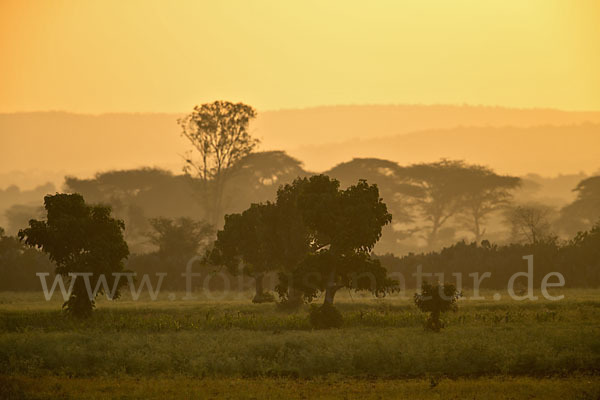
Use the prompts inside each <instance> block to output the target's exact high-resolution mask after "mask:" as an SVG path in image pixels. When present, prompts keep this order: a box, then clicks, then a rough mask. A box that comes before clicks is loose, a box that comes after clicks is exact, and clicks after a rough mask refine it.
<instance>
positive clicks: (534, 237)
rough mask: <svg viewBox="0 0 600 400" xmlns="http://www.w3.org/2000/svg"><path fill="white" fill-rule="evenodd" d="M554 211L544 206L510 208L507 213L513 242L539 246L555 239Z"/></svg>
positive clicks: (529, 205) (506, 216)
mask: <svg viewBox="0 0 600 400" xmlns="http://www.w3.org/2000/svg"><path fill="white" fill-rule="evenodd" d="M552 213H553V209H552V208H551V207H549V206H546V205H544V204H526V205H518V206H515V207H512V208H509V209H508V210H507V211H506V212H505V218H506V222H507V223H508V224H509V225H510V228H511V236H512V240H514V241H516V242H518V243H529V244H537V243H539V242H544V241H548V240H552V239H553V235H552V224H551V222H550V217H551V215H552Z"/></svg>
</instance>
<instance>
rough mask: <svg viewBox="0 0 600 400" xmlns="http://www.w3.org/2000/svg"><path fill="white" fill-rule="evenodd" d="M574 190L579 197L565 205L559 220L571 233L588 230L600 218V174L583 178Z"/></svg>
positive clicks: (562, 226)
mask: <svg viewBox="0 0 600 400" xmlns="http://www.w3.org/2000/svg"><path fill="white" fill-rule="evenodd" d="M573 191H574V192H576V193H577V198H576V199H575V201H573V202H572V203H571V204H569V205H567V206H565V207H563V209H562V210H561V217H560V220H559V225H560V227H561V228H562V229H563V230H564V231H566V232H567V233H569V234H574V233H576V232H578V231H584V230H587V229H589V228H590V227H591V226H592V225H593V224H595V223H596V222H598V220H600V176H593V177H591V178H587V179H584V180H582V181H581V182H579V184H577V186H576V187H575V189H573Z"/></svg>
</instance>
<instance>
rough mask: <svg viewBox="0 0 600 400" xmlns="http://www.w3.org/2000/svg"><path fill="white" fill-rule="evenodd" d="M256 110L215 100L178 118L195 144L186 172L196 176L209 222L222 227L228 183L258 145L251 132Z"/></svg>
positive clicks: (186, 161) (189, 153) (189, 154)
mask: <svg viewBox="0 0 600 400" xmlns="http://www.w3.org/2000/svg"><path fill="white" fill-rule="evenodd" d="M254 117H256V111H255V110H254V109H253V108H252V107H250V106H249V105H246V104H243V103H230V102H228V101H215V102H213V103H207V104H202V105H200V106H196V107H194V111H193V112H192V113H190V114H189V115H187V116H185V117H183V118H181V119H179V120H178V123H179V125H180V126H181V128H182V135H183V136H184V137H186V138H187V139H188V140H189V141H190V143H191V144H192V147H193V149H192V150H191V151H189V152H188V153H187V154H186V157H185V166H184V172H186V173H187V174H189V175H190V176H192V177H194V178H196V180H197V181H198V182H199V184H200V191H201V193H202V198H203V201H204V205H205V207H206V209H207V210H208V212H209V215H210V218H209V222H210V223H212V224H213V225H214V226H218V225H219V223H220V221H219V218H220V217H221V212H222V200H223V191H224V188H225V183H226V181H227V179H228V178H229V176H230V172H231V169H232V167H233V166H234V165H235V163H236V162H238V161H239V160H241V159H242V158H244V157H245V156H247V155H248V154H250V152H252V150H254V148H255V147H256V145H257V144H258V140H257V139H255V138H253V137H252V136H251V135H250V133H249V132H248V125H249V123H250V120H251V119H253V118H254Z"/></svg>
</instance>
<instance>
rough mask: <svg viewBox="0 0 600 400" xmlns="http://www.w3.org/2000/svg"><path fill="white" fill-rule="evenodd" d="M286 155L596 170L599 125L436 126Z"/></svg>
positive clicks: (328, 160) (318, 165) (518, 169)
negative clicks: (444, 161)
mask: <svg viewBox="0 0 600 400" xmlns="http://www.w3.org/2000/svg"><path fill="white" fill-rule="evenodd" d="M289 154H290V155H292V156H293V157H296V158H298V159H300V160H307V159H310V160H311V165H312V166H314V168H315V170H324V169H327V168H330V167H332V166H333V165H336V164H338V163H340V162H342V161H347V160H348V159H349V158H351V157H377V158H384V159H388V160H393V161H396V162H398V163H400V164H411V163H417V162H422V161H435V160H438V159H440V158H451V159H463V160H467V161H468V162H470V163H476V164H483V165H487V166H490V167H492V168H493V169H495V170H496V171H498V172H502V173H510V174H515V175H524V174H527V173H536V174H539V175H546V176H548V175H550V176H553V175H558V174H573V173H579V172H582V171H583V172H587V173H588V174H589V173H593V172H596V171H599V170H600V124H581V125H567V126H533V127H527V128H519V127H489V126H488V127H457V128H452V129H436V130H426V131H418V132H411V133H407V134H403V135H396V136H391V137H383V138H376V139H367V140H351V141H345V142H341V143H331V144H325V145H314V146H303V147H299V148H296V149H292V150H290V151H289ZM350 155H351V156H350Z"/></svg>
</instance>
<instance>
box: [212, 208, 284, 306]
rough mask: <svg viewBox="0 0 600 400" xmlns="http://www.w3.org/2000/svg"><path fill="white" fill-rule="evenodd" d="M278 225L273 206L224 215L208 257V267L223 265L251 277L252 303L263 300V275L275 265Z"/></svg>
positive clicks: (236, 272) (235, 273)
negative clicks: (221, 227)
mask: <svg viewBox="0 0 600 400" xmlns="http://www.w3.org/2000/svg"><path fill="white" fill-rule="evenodd" d="M278 224H279V220H278V210H277V208H276V206H275V204H273V203H265V204H252V205H251V206H250V208H248V209H247V210H245V211H244V212H242V213H241V214H230V215H226V216H225V225H224V227H223V229H222V230H220V231H218V232H217V240H216V241H215V243H214V246H213V249H212V250H211V252H210V254H209V260H210V262H211V263H212V264H216V265H224V266H226V267H227V269H228V270H229V272H230V273H232V274H234V275H237V274H240V273H243V274H245V275H248V276H252V277H254V279H255V281H256V296H255V297H254V301H255V302H262V301H263V300H264V299H265V294H264V293H263V278H264V274H265V273H267V272H269V271H273V270H275V269H276V268H277V267H278V266H279V260H280V259H279V258H278V252H279V251H280V248H278V247H277V244H278V242H279V241H278V240H277V231H278V229H277V227H278Z"/></svg>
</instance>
